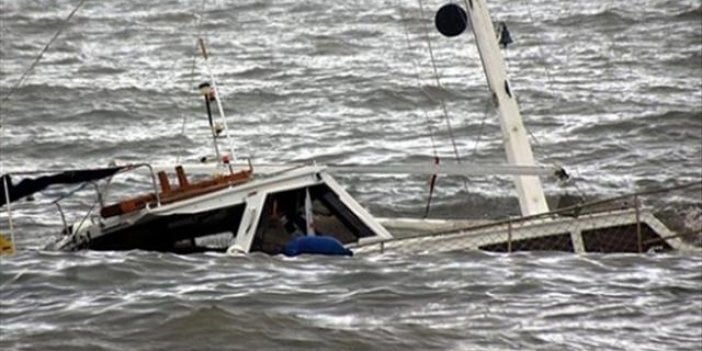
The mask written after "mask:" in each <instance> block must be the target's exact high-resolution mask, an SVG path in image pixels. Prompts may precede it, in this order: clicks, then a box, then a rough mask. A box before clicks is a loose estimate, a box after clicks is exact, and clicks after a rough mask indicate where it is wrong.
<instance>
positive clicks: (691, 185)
mask: <svg viewBox="0 0 702 351" xmlns="http://www.w3.org/2000/svg"><path fill="white" fill-rule="evenodd" d="M695 187H700V188H702V181H696V182H690V183H686V184H682V185H677V186H673V187H667V188H659V189H653V190H646V191H640V192H635V193H631V194H625V195H620V196H615V197H612V198H608V199H603V200H597V201H592V202H587V203H580V204H576V205H572V206H567V207H563V208H560V209H557V210H553V211H549V212H545V213H539V214H535V215H531V216H523V217H518V218H507V219H503V220H497V221H494V222H490V223H486V224H478V225H471V226H464V227H458V228H452V229H450V230H442V231H439V232H434V233H429V234H424V233H419V234H414V235H407V236H403V237H401V238H392V239H382V240H380V241H379V242H378V243H383V244H384V243H385V242H388V241H397V240H407V239H415V238H423V237H436V236H442V235H447V234H453V233H457V232H461V231H468V230H471V231H474V230H479V229H485V228H490V227H496V226H500V225H512V224H513V223H517V222H526V221H530V220H534V219H539V218H545V217H554V216H556V215H561V214H563V213H568V212H574V211H576V213H579V212H580V211H581V210H582V209H584V208H590V207H594V206H597V205H602V204H606V203H612V202H616V201H618V200H623V199H627V198H630V197H639V196H645V195H653V194H659V193H664V192H669V191H675V190H682V189H688V188H690V189H693V188H695ZM633 206H636V204H632V206H628V207H633ZM628 207H627V208H628ZM576 217H577V216H576Z"/></svg>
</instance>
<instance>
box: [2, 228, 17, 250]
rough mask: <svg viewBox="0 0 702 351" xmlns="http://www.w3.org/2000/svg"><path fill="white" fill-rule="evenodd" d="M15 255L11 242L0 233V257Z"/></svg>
mask: <svg viewBox="0 0 702 351" xmlns="http://www.w3.org/2000/svg"><path fill="white" fill-rule="evenodd" d="M13 253H15V245H14V244H13V243H12V240H9V239H7V238H5V236H4V235H2V233H0V255H12V254H13Z"/></svg>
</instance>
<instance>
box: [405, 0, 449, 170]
mask: <svg viewBox="0 0 702 351" xmlns="http://www.w3.org/2000/svg"><path fill="white" fill-rule="evenodd" d="M395 5H396V6H397V7H398V8H399V9H400V17H402V18H406V17H405V12H404V10H403V9H402V6H400V4H399V1H398V0H396V1H395ZM402 28H403V29H404V30H405V42H406V44H407V49H408V51H412V42H411V40H410V34H409V28H408V27H407V24H406V23H405V22H404V21H402ZM410 62H412V66H413V68H414V78H415V80H416V81H417V86H418V87H419V89H420V90H421V91H422V93H424V95H426V96H427V97H428V98H429V99H430V100H433V98H432V97H431V95H429V93H427V92H426V90H425V89H424V87H422V82H421V80H420V78H419V77H420V75H419V64H418V63H417V61H416V60H414V59H412V60H410ZM414 105H415V106H416V107H419V104H417V103H415V104H414ZM422 113H423V115H424V119H425V121H426V122H427V128H428V129H429V140H430V141H431V148H432V151H433V153H434V157H438V156H439V155H438V152H437V149H436V141H435V136H434V127H433V126H432V124H431V118H429V114H428V113H427V110H426V109H425V108H422Z"/></svg>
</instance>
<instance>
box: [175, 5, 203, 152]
mask: <svg viewBox="0 0 702 351" xmlns="http://www.w3.org/2000/svg"><path fill="white" fill-rule="evenodd" d="M206 4H207V0H202V5H201V6H200V13H199V14H198V13H196V14H195V18H194V19H193V22H194V23H193V24H192V28H193V30H194V31H195V32H196V33H195V37H196V38H200V36H201V35H202V32H201V28H202V27H201V26H200V24H201V23H202V17H203V12H204V11H205V5H206ZM197 56H198V44H197V42H196V43H195V46H194V47H193V56H192V61H191V66H190V80H188V86H187V87H186V89H185V91H190V90H191V89H193V87H194V86H195V67H196V66H197ZM181 115H182V116H183V121H182V123H181V126H180V134H181V135H182V136H185V126H186V125H187V124H188V113H187V112H186V109H183V110H181ZM179 145H180V148H179V149H178V154H177V155H176V164H179V163H180V161H181V158H182V157H184V155H185V143H179Z"/></svg>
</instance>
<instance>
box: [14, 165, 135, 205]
mask: <svg viewBox="0 0 702 351" xmlns="http://www.w3.org/2000/svg"><path fill="white" fill-rule="evenodd" d="M123 168H124V167H111V168H98V169H79V170H70V171H64V172H60V173H56V174H52V175H47V176H41V177H36V178H23V179H22V180H20V182H19V184H17V185H13V183H12V178H11V177H10V175H9V174H3V175H2V177H0V191H1V192H0V206H3V205H5V204H6V203H7V197H6V194H5V183H7V187H8V193H9V195H10V202H14V201H16V200H19V199H21V198H23V197H25V196H27V195H31V194H34V193H36V192H39V191H42V190H44V189H46V188H47V187H49V186H50V185H54V184H76V183H83V182H90V181H93V180H97V179H102V178H106V177H109V176H112V175H114V174H115V173H117V172H118V171H119V170H121V169H123Z"/></svg>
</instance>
